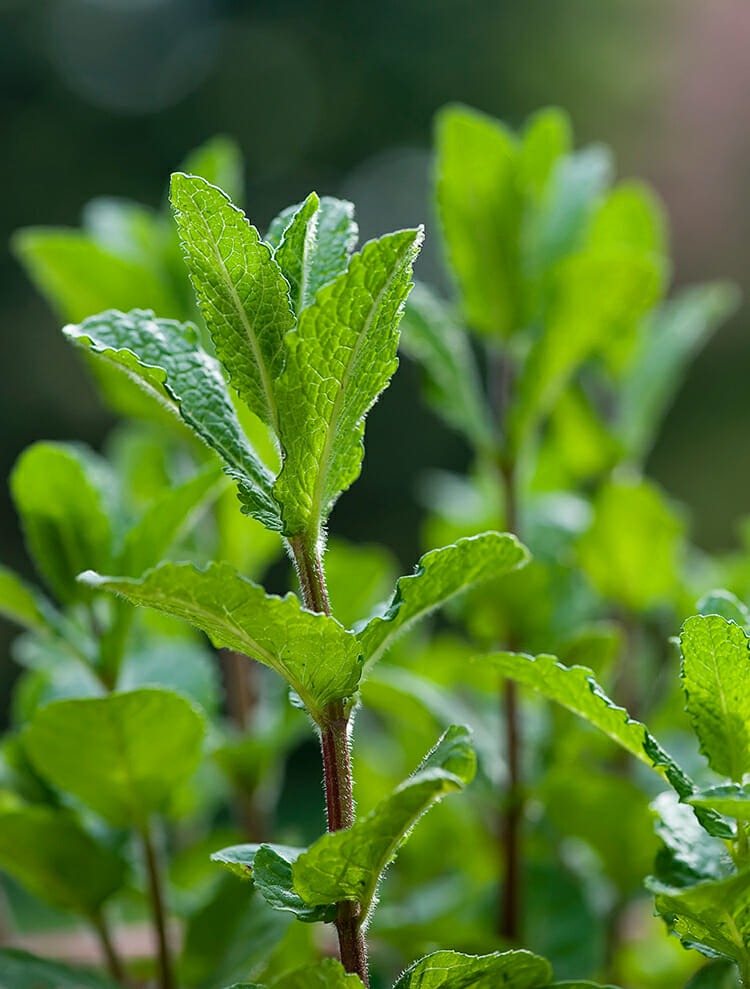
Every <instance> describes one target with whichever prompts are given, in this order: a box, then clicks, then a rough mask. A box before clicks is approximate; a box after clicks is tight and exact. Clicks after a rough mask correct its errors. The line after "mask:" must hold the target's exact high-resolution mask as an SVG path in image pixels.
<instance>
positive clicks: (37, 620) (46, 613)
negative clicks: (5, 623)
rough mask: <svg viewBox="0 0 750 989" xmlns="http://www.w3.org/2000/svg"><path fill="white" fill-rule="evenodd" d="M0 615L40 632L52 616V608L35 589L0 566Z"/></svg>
mask: <svg viewBox="0 0 750 989" xmlns="http://www.w3.org/2000/svg"><path fill="white" fill-rule="evenodd" d="M0 615H2V616H3V618H7V619H8V620H9V621H11V622H15V623H16V624H17V625H22V626H23V627H24V628H27V629H31V630H32V631H34V632H41V631H43V630H44V629H45V628H46V627H47V624H48V621H49V620H50V619H51V618H52V616H53V615H54V608H53V606H52V604H51V603H50V602H49V601H47V600H46V598H45V597H44V596H43V595H42V594H41V593H40V592H39V591H37V589H36V588H35V587H31V586H30V585H29V584H27V583H25V581H23V580H21V578H20V577H19V576H18V574H15V573H13V571H12V570H9V569H8V568H7V567H4V566H1V565H0Z"/></svg>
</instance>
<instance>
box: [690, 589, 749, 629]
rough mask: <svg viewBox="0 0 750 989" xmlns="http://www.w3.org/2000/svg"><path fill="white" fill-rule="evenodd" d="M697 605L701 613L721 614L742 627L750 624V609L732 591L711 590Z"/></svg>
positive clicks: (745, 627)
mask: <svg viewBox="0 0 750 989" xmlns="http://www.w3.org/2000/svg"><path fill="white" fill-rule="evenodd" d="M695 607H696V610H697V611H698V614H700V615H721V617H722V618H726V620H727V621H728V622H735V623H736V624H737V625H739V626H740V628H744V629H747V627H748V626H750V610H748V609H747V608H746V607H745V605H744V604H743V603H742V601H740V599H739V598H738V597H736V595H734V594H732V593H731V592H730V591H724V590H717V591H709V592H708V594H704V595H703V597H702V598H701V599H700V601H699V602H698V603H697V605H696V606H695Z"/></svg>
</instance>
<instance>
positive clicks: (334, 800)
mask: <svg viewBox="0 0 750 989" xmlns="http://www.w3.org/2000/svg"><path fill="white" fill-rule="evenodd" d="M289 545H290V547H291V550H292V553H293V555H294V561H295V563H296V565H297V573H298V575H299V582H300V587H301V588H302V599H303V601H304V603H305V607H307V608H309V610H310V611H316V612H319V613H320V612H322V613H323V614H326V615H330V613H331V609H330V605H329V603H328V594H327V592H326V584H325V575H324V573H323V564H322V561H321V558H320V549H319V545H318V541H317V540H316V539H311V538H309V537H307V536H306V534H305V533H298V534H297V535H296V536H293V537H292V538H291V539H290V540H289ZM349 727H350V718H349V713H348V712H347V711H346V709H345V707H344V704H343V702H342V701H334V702H333V703H331V704H329V705H328V707H327V708H326V710H325V712H324V717H323V719H322V720H321V727H320V744H321V749H322V752H323V774H324V784H325V794H326V813H327V816H328V830H329V831H341V830H342V829H343V828H350V827H351V826H352V824H353V823H354V799H353V796H352V768H351V762H350V760H349ZM335 924H336V932H337V934H338V940H339V953H340V956H341V964H342V965H343V966H344V968H345V970H346V971H347V972H348V973H350V974H353V975H358V976H359V978H360V979H361V980H362V982H363V983H364V984H365V985H366V986H368V987H369V985H370V977H369V974H368V971H367V945H366V943H365V936H364V932H363V930H362V916H361V908H360V905H359V904H358V903H353V902H352V901H351V900H343V901H342V902H341V903H339V905H338V913H337V916H336V921H335Z"/></svg>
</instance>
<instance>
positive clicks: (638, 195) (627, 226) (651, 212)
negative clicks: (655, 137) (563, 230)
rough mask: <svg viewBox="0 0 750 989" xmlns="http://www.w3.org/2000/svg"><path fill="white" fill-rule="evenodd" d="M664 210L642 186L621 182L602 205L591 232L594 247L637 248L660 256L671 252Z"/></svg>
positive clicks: (591, 241)
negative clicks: (668, 251) (668, 250)
mask: <svg viewBox="0 0 750 989" xmlns="http://www.w3.org/2000/svg"><path fill="white" fill-rule="evenodd" d="M666 225H667V220H666V216H665V213H664V207H663V206H662V204H661V203H660V202H659V200H658V199H657V197H656V196H655V195H654V193H653V192H652V191H651V189H649V187H648V186H647V185H644V184H643V183H642V182H621V183H620V184H619V185H618V186H616V187H615V188H614V189H612V190H611V192H610V193H609V194H608V195H607V196H606V198H605V199H604V201H603V202H602V203H601V204H600V205H599V208H598V209H597V211H596V213H595V215H594V217H593V219H592V222H591V229H590V231H589V238H588V243H589V244H590V245H591V246H592V247H612V246H619V247H623V246H626V247H634V248H636V249H639V250H642V251H645V252H648V253H652V254H658V255H664V254H666V252H667V230H666Z"/></svg>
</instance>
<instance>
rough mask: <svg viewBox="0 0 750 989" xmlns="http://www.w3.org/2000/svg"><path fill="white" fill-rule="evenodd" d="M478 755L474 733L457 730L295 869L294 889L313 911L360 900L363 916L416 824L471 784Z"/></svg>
mask: <svg viewBox="0 0 750 989" xmlns="http://www.w3.org/2000/svg"><path fill="white" fill-rule="evenodd" d="M475 769H476V756H475V754H474V750H473V749H472V747H471V744H470V741H469V732H468V729H466V728H462V727H457V726H452V727H451V728H449V729H448V730H447V731H446V732H445V734H444V735H443V736H442V738H441V739H440V741H439V742H438V743H437V745H436V746H435V748H434V749H433V750H432V751H431V752H430V753H429V754H428V755H427V756H426V758H425V759H424V761H423V762H422V764H421V765H420V767H419V768H418V769H417V771H416V772H415V773H414V775H413V776H411V777H410V778H409V779H408V780H406V781H405V782H404V783H402V784H401V785H400V786H398V787H396V789H395V790H394V791H393V793H391V794H390V795H389V796H387V797H385V798H384V799H383V800H381V801H380V803H379V804H378V805H377V806H376V807H375V808H374V810H373V811H371V812H370V813H369V814H368V815H367V816H366V817H364V818H360V819H359V820H358V821H356V822H355V823H354V824H353V825H352V827H350V828H347V829H346V830H344V831H336V832H333V833H330V832H329V833H328V834H325V835H323V836H322V838H319V839H318V840H317V841H316V842H315V844H313V845H311V846H310V848H309V849H308V850H307V851H306V852H304V853H303V854H302V855H300V856H299V858H297V859H296V860H295V861H294V863H293V864H292V877H293V881H294V889H295V890H296V892H297V893H298V894H299V895H300V896H301V898H302V899H303V900H304V901H305V903H307V904H309V905H311V906H323V905H325V904H329V903H338V902H340V901H341V900H354V901H356V902H357V903H359V904H360V906H361V908H362V915H363V916H365V917H366V916H367V913H368V912H369V910H370V906H371V904H372V900H373V897H374V895H375V889H376V887H377V884H378V882H379V881H380V878H381V875H382V873H383V872H384V870H385V869H386V867H387V866H388V864H389V863H390V862H391V861H392V860H393V859H394V858H395V856H396V853H397V852H398V849H399V848H400V847H401V845H403V844H404V842H405V841H406V839H407V838H408V835H409V832H410V831H411V829H412V828H413V826H414V824H415V823H416V821H417V820H418V819H419V818H420V817H421V816H422V814H424V812H425V811H426V810H427V809H428V807H429V806H430V805H431V804H433V803H434V802H435V801H437V800H440V799H442V798H443V797H444V796H445V795H446V794H448V793H451V792H453V791H455V790H460V789H462V788H463V787H464V786H465V785H466V784H467V783H469V782H471V780H472V778H473V776H474V772H475Z"/></svg>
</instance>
